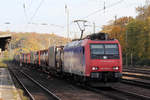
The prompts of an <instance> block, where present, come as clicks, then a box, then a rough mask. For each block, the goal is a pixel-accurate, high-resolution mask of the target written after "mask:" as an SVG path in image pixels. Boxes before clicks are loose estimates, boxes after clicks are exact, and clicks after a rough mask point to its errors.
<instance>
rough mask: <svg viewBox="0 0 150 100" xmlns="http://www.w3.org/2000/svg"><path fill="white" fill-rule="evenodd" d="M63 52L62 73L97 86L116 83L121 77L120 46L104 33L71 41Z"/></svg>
mask: <svg viewBox="0 0 150 100" xmlns="http://www.w3.org/2000/svg"><path fill="white" fill-rule="evenodd" d="M63 51H64V54H63V55H64V60H63V66H62V69H63V72H65V73H69V74H70V75H71V76H73V77H75V78H78V79H79V80H82V81H85V82H89V83H90V84H96V83H98V84H99V83H112V82H118V81H119V80H120V79H121V77H122V53H121V46H120V44H119V42H118V40H116V39H108V38H107V35H106V34H104V33H100V34H93V35H91V36H88V37H87V38H85V39H83V40H79V41H73V42H71V43H69V44H67V45H66V46H65V47H64V50H63Z"/></svg>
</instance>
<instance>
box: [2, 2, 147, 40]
mask: <svg viewBox="0 0 150 100" xmlns="http://www.w3.org/2000/svg"><path fill="white" fill-rule="evenodd" d="M147 1H148V0H147ZM145 2H146V0H0V13H1V14H0V31H7V30H9V31H11V32H38V33H55V34H57V35H60V36H65V37H67V36H68V34H67V18H69V37H71V38H74V37H79V36H80V30H79V28H78V26H77V23H74V20H86V21H87V22H86V23H85V24H86V25H87V27H86V28H85V34H90V33H92V32H93V23H95V26H96V29H95V30H96V32H99V31H100V30H101V28H102V26H103V25H107V24H109V22H110V21H111V20H114V19H115V16H117V18H120V17H123V16H132V17H135V16H136V15H137V13H136V10H135V8H136V7H138V6H143V5H145ZM104 8H105V10H104ZM67 14H68V15H69V17H67ZM8 23H10V24H8ZM80 24H82V23H80ZM81 27H82V26H81Z"/></svg>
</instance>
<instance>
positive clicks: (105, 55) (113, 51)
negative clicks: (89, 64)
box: [90, 44, 119, 59]
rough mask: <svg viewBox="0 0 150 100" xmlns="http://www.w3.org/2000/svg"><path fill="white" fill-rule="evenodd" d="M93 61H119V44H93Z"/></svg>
mask: <svg viewBox="0 0 150 100" xmlns="http://www.w3.org/2000/svg"><path fill="white" fill-rule="evenodd" d="M90 49H91V58H92V59H119V49H118V44H91V45H90Z"/></svg>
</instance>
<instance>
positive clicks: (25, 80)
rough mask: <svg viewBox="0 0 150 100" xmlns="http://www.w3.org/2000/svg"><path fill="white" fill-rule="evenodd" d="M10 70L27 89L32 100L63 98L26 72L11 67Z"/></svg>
mask: <svg viewBox="0 0 150 100" xmlns="http://www.w3.org/2000/svg"><path fill="white" fill-rule="evenodd" d="M9 71H10V72H11V73H12V75H13V76H14V77H15V78H16V80H17V81H18V83H19V84H20V85H21V87H22V88H23V90H25V92H26V94H27V96H28V97H29V98H30V100H61V99H60V98H59V97H57V96H56V95H55V94H53V93H52V92H51V91H49V90H48V89H47V88H45V87H44V86H42V85H41V84H40V83H38V82H37V81H35V80H34V79H32V78H31V77H30V76H28V75H27V74H25V73H24V72H22V71H15V70H12V69H10V68H9Z"/></svg>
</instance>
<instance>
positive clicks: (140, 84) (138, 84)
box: [121, 79, 150, 89]
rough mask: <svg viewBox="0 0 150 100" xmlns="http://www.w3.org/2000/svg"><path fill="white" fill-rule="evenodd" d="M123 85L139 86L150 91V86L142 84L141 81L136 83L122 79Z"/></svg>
mask: <svg viewBox="0 0 150 100" xmlns="http://www.w3.org/2000/svg"><path fill="white" fill-rule="evenodd" d="M121 83H125V84H129V85H134V86H139V87H143V88H146V89H150V84H149V83H145V82H141V81H135V80H130V79H122V81H121Z"/></svg>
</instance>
